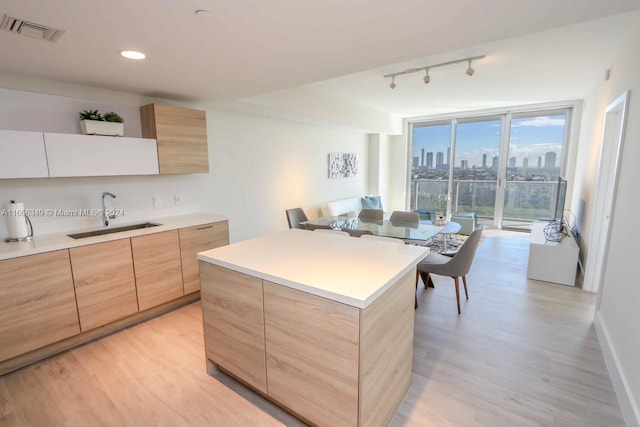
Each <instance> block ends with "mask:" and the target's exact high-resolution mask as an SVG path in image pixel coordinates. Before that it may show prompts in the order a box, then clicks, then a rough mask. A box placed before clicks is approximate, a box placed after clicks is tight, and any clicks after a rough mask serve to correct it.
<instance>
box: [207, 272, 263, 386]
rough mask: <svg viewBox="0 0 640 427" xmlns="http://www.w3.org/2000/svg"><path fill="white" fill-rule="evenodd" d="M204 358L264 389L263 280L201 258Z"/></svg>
mask: <svg viewBox="0 0 640 427" xmlns="http://www.w3.org/2000/svg"><path fill="white" fill-rule="evenodd" d="M200 277H201V280H202V290H201V293H200V295H201V298H202V313H203V318H204V336H205V340H204V341H205V352H206V355H207V359H209V360H211V361H212V362H213V363H215V364H216V365H219V366H220V367H221V368H223V369H225V370H227V371H229V372H230V373H232V374H233V375H235V376H236V377H238V378H240V379H241V380H242V381H245V382H246V383H247V384H249V385H251V386H253V387H255V388H256V389H258V390H260V391H261V392H263V393H266V392H267V371H266V367H265V344H264V316H263V308H262V280H260V279H258V278H256V277H252V276H248V275H246V274H243V273H238V272H236V271H232V270H228V269H226V268H222V267H218V266H217V265H212V264H209V263H206V262H202V261H200Z"/></svg>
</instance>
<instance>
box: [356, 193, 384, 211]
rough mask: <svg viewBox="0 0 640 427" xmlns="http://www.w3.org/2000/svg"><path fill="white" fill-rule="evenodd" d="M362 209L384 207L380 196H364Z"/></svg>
mask: <svg viewBox="0 0 640 427" xmlns="http://www.w3.org/2000/svg"><path fill="white" fill-rule="evenodd" d="M360 201H361V202H362V209H382V200H381V199H380V196H364V197H362V198H361V199H360Z"/></svg>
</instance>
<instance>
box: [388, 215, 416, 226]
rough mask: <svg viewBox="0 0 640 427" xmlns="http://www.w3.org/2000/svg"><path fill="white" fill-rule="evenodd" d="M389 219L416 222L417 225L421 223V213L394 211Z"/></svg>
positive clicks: (393, 221)
mask: <svg viewBox="0 0 640 427" xmlns="http://www.w3.org/2000/svg"><path fill="white" fill-rule="evenodd" d="M389 220H390V221H391V222H392V223H402V224H415V225H416V227H417V226H418V224H419V223H420V214H419V213H418V212H405V211H393V212H392V213H391V218H389Z"/></svg>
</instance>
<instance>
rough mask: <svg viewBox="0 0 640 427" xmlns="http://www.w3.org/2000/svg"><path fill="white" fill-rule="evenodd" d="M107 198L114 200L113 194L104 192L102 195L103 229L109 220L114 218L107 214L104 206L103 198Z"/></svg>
mask: <svg viewBox="0 0 640 427" xmlns="http://www.w3.org/2000/svg"><path fill="white" fill-rule="evenodd" d="M107 196H109V197H111V198H112V199H115V198H116V195H115V194H113V193H109V192H108V191H105V192H104V193H102V223H103V224H104V226H105V227H108V226H109V220H110V219H115V218H116V216H115V215H109V214H107V206H106V205H105V202H104V198H105V197H107Z"/></svg>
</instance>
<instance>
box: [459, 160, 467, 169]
mask: <svg viewBox="0 0 640 427" xmlns="http://www.w3.org/2000/svg"><path fill="white" fill-rule="evenodd" d="M460 169H462V170H463V171H464V170H467V169H469V160H460Z"/></svg>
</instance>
